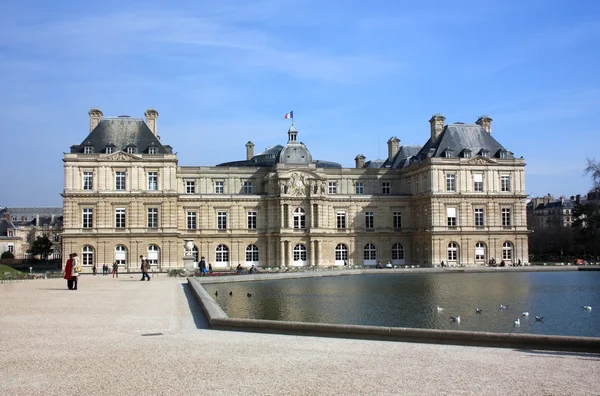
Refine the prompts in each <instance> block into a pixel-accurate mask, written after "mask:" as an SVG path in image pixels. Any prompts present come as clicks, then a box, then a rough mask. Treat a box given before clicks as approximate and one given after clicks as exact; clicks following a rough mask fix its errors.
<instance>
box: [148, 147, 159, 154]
mask: <svg viewBox="0 0 600 396" xmlns="http://www.w3.org/2000/svg"><path fill="white" fill-rule="evenodd" d="M157 153H158V147H150V148H148V154H157Z"/></svg>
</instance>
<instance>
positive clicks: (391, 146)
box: [387, 136, 400, 162]
mask: <svg viewBox="0 0 600 396" xmlns="http://www.w3.org/2000/svg"><path fill="white" fill-rule="evenodd" d="M387 144H388V161H389V162H391V161H393V160H394V157H395V156H396V154H398V151H400V139H398V138H397V137H396V136H393V137H391V138H390V140H388V141H387Z"/></svg>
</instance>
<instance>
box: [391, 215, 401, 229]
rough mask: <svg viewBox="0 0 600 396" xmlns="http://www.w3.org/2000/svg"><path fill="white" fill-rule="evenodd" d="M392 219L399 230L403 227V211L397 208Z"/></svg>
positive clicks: (395, 227)
mask: <svg viewBox="0 0 600 396" xmlns="http://www.w3.org/2000/svg"><path fill="white" fill-rule="evenodd" d="M392 221H393V223H394V229H395V230H399V229H401V228H402V211H401V210H397V211H394V212H393V213H392Z"/></svg>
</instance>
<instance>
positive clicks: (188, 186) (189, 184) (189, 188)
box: [185, 180, 196, 194]
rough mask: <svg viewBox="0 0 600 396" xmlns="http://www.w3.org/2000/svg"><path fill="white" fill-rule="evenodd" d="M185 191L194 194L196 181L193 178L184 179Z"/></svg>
mask: <svg viewBox="0 0 600 396" xmlns="http://www.w3.org/2000/svg"><path fill="white" fill-rule="evenodd" d="M185 193H186V194H196V181H195V180H186V181H185Z"/></svg>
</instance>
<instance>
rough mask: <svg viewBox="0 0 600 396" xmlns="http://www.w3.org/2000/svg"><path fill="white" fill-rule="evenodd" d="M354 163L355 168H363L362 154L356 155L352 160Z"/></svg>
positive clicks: (363, 157) (363, 159) (363, 158)
mask: <svg viewBox="0 0 600 396" xmlns="http://www.w3.org/2000/svg"><path fill="white" fill-rule="evenodd" d="M354 162H355V164H356V167H357V168H364V167H365V156H364V155H362V154H358V155H357V156H356V158H354Z"/></svg>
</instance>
